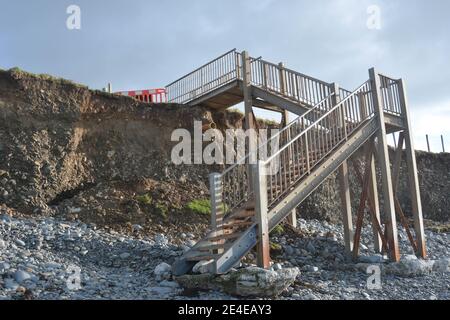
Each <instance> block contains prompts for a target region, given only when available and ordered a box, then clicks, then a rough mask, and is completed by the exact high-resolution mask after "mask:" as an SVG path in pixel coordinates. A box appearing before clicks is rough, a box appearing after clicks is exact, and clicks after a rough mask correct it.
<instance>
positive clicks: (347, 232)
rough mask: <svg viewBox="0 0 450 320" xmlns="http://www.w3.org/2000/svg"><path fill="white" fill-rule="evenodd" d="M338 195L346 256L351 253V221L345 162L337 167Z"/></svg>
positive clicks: (348, 185)
mask: <svg viewBox="0 0 450 320" xmlns="http://www.w3.org/2000/svg"><path fill="white" fill-rule="evenodd" d="M338 176H339V193H340V195H341V206H342V224H343V225H344V244H345V252H346V254H347V255H348V256H350V255H351V253H352V251H353V236H354V235H353V219H352V203H351V198H350V184H349V179H348V164H347V160H345V161H344V162H343V163H342V165H341V166H340V167H339V174H338Z"/></svg>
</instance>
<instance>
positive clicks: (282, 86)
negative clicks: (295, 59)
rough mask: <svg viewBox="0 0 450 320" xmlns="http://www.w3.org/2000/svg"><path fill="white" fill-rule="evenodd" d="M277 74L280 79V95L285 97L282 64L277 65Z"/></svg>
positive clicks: (284, 76)
mask: <svg viewBox="0 0 450 320" xmlns="http://www.w3.org/2000/svg"><path fill="white" fill-rule="evenodd" d="M278 72H279V77H280V93H281V95H283V96H285V95H287V93H286V72H285V71H284V63H283V62H280V63H279V64H278Z"/></svg>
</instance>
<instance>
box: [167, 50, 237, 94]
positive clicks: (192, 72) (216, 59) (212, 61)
mask: <svg viewBox="0 0 450 320" xmlns="http://www.w3.org/2000/svg"><path fill="white" fill-rule="evenodd" d="M236 50H237V49H236V48H234V49H231V50H230V51H228V52H226V53H224V54H222V55H221V56H219V57H217V58H215V59H214V60H211V61H209V62H207V63H205V64H204V65H202V66H201V67H198V68H197V69H195V70H194V71H191V72H189V73H188V74H186V75H184V76H182V77H181V78H179V79H177V80H175V81H173V82H171V83H169V84H168V85H166V88H167V87H169V86H171V85H173V84H174V83H176V82H178V81H180V80H183V79H184V78H187V77H189V76H190V75H192V74H194V73H196V72H197V71H200V70H201V69H203V68H205V67H206V66H208V65H210V64H212V63H214V62H216V61H218V60H220V59H221V58H223V57H225V56H226V55H229V54H230V53H232V52H236Z"/></svg>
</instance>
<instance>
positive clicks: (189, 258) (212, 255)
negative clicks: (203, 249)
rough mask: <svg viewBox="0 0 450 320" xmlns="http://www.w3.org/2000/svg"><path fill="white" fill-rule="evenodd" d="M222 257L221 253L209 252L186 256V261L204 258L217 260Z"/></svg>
mask: <svg viewBox="0 0 450 320" xmlns="http://www.w3.org/2000/svg"><path fill="white" fill-rule="evenodd" d="M218 257H220V254H207V255H198V256H187V257H185V260H186V261H202V260H215V259H217V258H218Z"/></svg>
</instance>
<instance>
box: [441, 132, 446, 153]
mask: <svg viewBox="0 0 450 320" xmlns="http://www.w3.org/2000/svg"><path fill="white" fill-rule="evenodd" d="M441 144H442V152H443V153H445V145H444V136H443V135H442V134H441Z"/></svg>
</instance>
